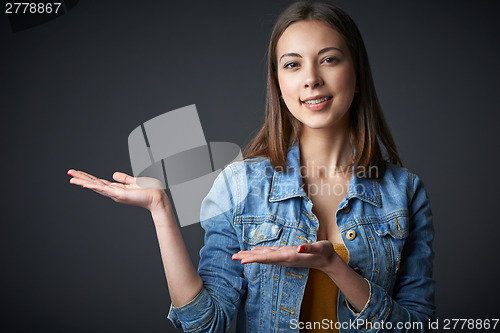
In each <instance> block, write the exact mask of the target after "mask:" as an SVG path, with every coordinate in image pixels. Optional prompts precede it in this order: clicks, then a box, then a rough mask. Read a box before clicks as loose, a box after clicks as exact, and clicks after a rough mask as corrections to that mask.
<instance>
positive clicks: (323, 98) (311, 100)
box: [302, 96, 333, 104]
mask: <svg viewBox="0 0 500 333" xmlns="http://www.w3.org/2000/svg"><path fill="white" fill-rule="evenodd" d="M331 98H333V96H329V97H321V98H315V99H309V100H306V101H302V103H304V104H319V103H323V102H326V101H328V100H329V99H331Z"/></svg>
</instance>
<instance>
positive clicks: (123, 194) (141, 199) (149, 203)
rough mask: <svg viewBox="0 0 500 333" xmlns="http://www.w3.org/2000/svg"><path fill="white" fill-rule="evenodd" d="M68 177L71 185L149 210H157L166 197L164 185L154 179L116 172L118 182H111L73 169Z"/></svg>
mask: <svg viewBox="0 0 500 333" xmlns="http://www.w3.org/2000/svg"><path fill="white" fill-rule="evenodd" d="M68 175H69V176H71V177H72V178H71V179H70V181H69V182H70V183H71V184H74V185H80V186H83V187H84V188H88V189H91V190H93V191H95V192H97V193H99V194H102V195H104V196H107V197H110V198H111V199H113V200H114V201H115V202H119V203H123V204H127V205H133V206H139V207H143V208H146V209H148V210H152V209H153V208H155V207H156V206H157V205H158V204H159V203H160V202H162V199H164V196H165V195H166V194H165V191H164V190H163V185H162V183H161V182H160V181H159V180H158V179H154V178H146V177H141V178H135V177H132V176H129V175H127V174H125V173H123V172H115V173H114V174H113V179H114V180H115V181H116V182H110V181H108V180H105V179H100V178H97V177H95V176H93V175H90V174H88V173H86V172H83V171H77V170H73V169H71V170H69V171H68ZM139 185H140V186H139Z"/></svg>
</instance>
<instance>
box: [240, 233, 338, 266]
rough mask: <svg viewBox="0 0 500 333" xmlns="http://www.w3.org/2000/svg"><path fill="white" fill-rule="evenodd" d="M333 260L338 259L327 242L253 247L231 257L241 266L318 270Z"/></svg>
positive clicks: (330, 244)
mask: <svg viewBox="0 0 500 333" xmlns="http://www.w3.org/2000/svg"><path fill="white" fill-rule="evenodd" d="M335 258H340V257H339V256H338V255H337V253H336V252H335V251H334V249H333V245H332V243H331V242H329V241H327V240H322V241H318V242H314V243H311V244H301V245H299V246H281V247H278V246H255V247H253V248H252V249H251V250H250V251H240V252H238V253H236V254H234V255H233V260H241V263H242V264H248V263H252V262H257V263H261V264H268V265H282V266H287V267H308V268H315V269H319V270H324V269H325V268H326V267H328V266H329V265H331V264H332V262H333V261H334V259H335Z"/></svg>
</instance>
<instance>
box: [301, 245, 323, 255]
mask: <svg viewBox="0 0 500 333" xmlns="http://www.w3.org/2000/svg"><path fill="white" fill-rule="evenodd" d="M320 250H321V249H319V248H318V246H317V245H315V243H312V244H300V245H299V246H298V247H297V253H319V252H321V251H320Z"/></svg>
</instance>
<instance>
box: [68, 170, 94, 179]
mask: <svg viewBox="0 0 500 333" xmlns="http://www.w3.org/2000/svg"><path fill="white" fill-rule="evenodd" d="M68 175H70V176H71V177H75V178H81V179H88V180H94V179H97V177H95V176H92V175H91V174H88V173H86V172H83V171H78V170H74V169H71V170H68Z"/></svg>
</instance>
